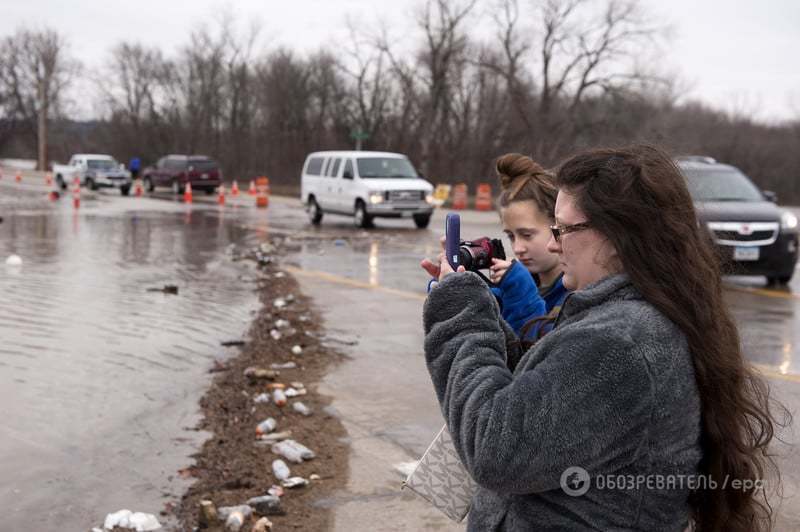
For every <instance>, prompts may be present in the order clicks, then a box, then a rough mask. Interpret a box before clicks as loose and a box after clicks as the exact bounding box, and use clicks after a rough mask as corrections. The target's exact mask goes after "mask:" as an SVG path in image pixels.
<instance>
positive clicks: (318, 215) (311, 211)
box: [307, 197, 322, 225]
mask: <svg viewBox="0 0 800 532" xmlns="http://www.w3.org/2000/svg"><path fill="white" fill-rule="evenodd" d="M307 210H308V219H309V221H310V222H311V223H312V224H314V225H319V223H320V222H321V221H322V209H320V208H319V205H318V204H317V200H315V199H314V198H313V197H312V198H310V199H309V200H308V207H307Z"/></svg>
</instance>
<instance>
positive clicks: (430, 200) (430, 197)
mask: <svg viewBox="0 0 800 532" xmlns="http://www.w3.org/2000/svg"><path fill="white" fill-rule="evenodd" d="M425 202H426V203H427V204H428V205H432V204H433V194H428V195H426V196H425Z"/></svg>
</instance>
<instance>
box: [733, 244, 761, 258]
mask: <svg viewBox="0 0 800 532" xmlns="http://www.w3.org/2000/svg"><path fill="white" fill-rule="evenodd" d="M758 257H759V248H758V247H757V246H747V247H745V246H737V247H735V248H733V260H739V261H752V260H758Z"/></svg>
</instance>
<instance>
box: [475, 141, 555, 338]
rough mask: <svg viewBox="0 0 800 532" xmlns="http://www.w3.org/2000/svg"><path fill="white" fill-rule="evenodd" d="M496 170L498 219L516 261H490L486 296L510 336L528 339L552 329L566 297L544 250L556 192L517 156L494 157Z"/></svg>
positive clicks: (527, 161)
mask: <svg viewBox="0 0 800 532" xmlns="http://www.w3.org/2000/svg"><path fill="white" fill-rule="evenodd" d="M496 171H497V177H498V178H499V180H500V188H501V193H500V196H499V198H498V200H497V203H498V208H499V211H500V220H501V222H502V224H503V231H504V232H505V234H506V236H507V237H508V240H509V241H510V242H511V248H512V251H513V252H514V256H515V257H516V259H515V260H513V261H504V260H499V259H493V261H492V262H493V264H492V266H491V269H490V271H491V273H490V281H491V282H492V283H493V285H494V286H493V287H492V293H493V294H494V295H495V297H497V299H498V301H499V302H500V306H501V311H502V316H503V319H505V320H506V321H507V322H508V324H509V325H510V326H511V328H512V329H514V332H515V333H517V335H519V336H520V338H522V339H523V340H528V341H533V340H535V339H537V338H538V337H540V336H541V335H542V334H544V333H546V332H548V331H549V330H550V329H552V326H553V322H554V321H555V318H556V316H557V315H558V311H559V310H560V308H561V304H562V303H563V302H564V298H565V297H566V296H567V293H568V291H567V289H566V288H564V284H563V283H562V282H561V277H562V271H561V265H560V263H559V260H558V255H556V254H555V253H551V252H550V251H548V250H547V241H548V240H549V238H550V226H551V225H552V224H553V223H554V220H555V219H554V211H555V204H556V196H557V195H558V189H557V188H556V186H555V185H554V183H553V175H552V174H551V173H549V172H548V171H546V170H545V169H543V168H542V167H541V166H540V165H538V164H537V163H536V162H534V161H533V159H531V158H530V157H526V156H525V155H522V154H519V153H507V154H505V155H502V156H500V157H499V158H498V159H497V164H496Z"/></svg>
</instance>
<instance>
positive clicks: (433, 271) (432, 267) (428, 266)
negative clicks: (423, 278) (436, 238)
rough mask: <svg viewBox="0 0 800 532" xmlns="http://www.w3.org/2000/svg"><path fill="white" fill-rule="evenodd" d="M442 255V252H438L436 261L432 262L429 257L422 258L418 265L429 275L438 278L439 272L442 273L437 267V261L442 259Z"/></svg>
mask: <svg viewBox="0 0 800 532" xmlns="http://www.w3.org/2000/svg"><path fill="white" fill-rule="evenodd" d="M443 256H444V254H443V253H440V254H439V258H438V259H437V262H433V261H432V260H430V259H422V262H420V263H419V265H420V266H422V269H423V270H425V271H426V272H428V273H429V274H430V276H431V277H433V278H434V279H438V278H439V274H441V273H442V272H441V269H440V268H439V263H440V262H441V261H442V257H443Z"/></svg>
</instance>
